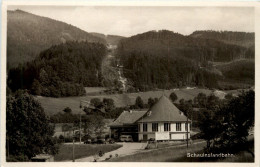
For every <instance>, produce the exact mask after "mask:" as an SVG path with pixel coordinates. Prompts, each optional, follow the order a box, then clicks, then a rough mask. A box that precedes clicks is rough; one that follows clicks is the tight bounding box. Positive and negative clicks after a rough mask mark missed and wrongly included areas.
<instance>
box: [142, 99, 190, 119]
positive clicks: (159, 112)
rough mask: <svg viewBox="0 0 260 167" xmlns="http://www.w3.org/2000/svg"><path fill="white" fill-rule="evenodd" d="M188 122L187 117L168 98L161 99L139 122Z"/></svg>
mask: <svg viewBox="0 0 260 167" xmlns="http://www.w3.org/2000/svg"><path fill="white" fill-rule="evenodd" d="M178 121H187V117H186V116H185V115H183V114H182V112H181V111H180V110H179V109H178V108H177V107H176V106H175V105H174V104H173V103H172V102H171V101H170V99H168V98H167V97H166V96H162V97H160V99H159V101H158V102H157V103H155V104H154V105H153V106H152V107H151V109H150V110H149V112H147V114H146V115H144V117H142V118H141V119H140V120H139V121H138V122H178ZM189 121H190V120H189Z"/></svg>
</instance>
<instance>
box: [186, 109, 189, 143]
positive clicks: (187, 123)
mask: <svg viewBox="0 0 260 167" xmlns="http://www.w3.org/2000/svg"><path fill="white" fill-rule="evenodd" d="M188 121H189V120H188V112H187V122H186V128H187V138H186V139H187V148H188V147H189V140H188V138H189V122H188Z"/></svg>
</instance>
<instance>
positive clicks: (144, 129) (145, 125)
mask: <svg viewBox="0 0 260 167" xmlns="http://www.w3.org/2000/svg"><path fill="white" fill-rule="evenodd" d="M143 132H147V124H143Z"/></svg>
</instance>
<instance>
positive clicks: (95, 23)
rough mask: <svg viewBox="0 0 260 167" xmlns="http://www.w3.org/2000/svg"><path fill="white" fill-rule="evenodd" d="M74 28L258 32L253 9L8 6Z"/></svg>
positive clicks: (132, 32)
mask: <svg viewBox="0 0 260 167" xmlns="http://www.w3.org/2000/svg"><path fill="white" fill-rule="evenodd" d="M8 9H9V10H15V9H20V10H24V11H27V12H30V13H33V14H36V15H40V16H45V17H49V18H52V19H55V20H59V21H63V22H66V23H68V24H71V25H74V26H76V27H78V28H80V29H82V30H85V31H87V32H98V33H103V34H106V35H107V34H111V35H121V36H126V37H129V36H132V35H136V34H140V33H143V32H146V31H150V30H162V29H166V30H170V31H174V32H178V33H180V34H183V35H189V34H191V33H192V32H194V31H196V30H219V31H221V30H222V31H224V30H227V31H244V32H254V8H252V7H176V6H167V7H145V6H141V7H140V6H139V7H138V6H132V7H131V6H128V7H126V6H123V7H120V6H115V7H113V6H103V7H102V6H81V7H75V6H8Z"/></svg>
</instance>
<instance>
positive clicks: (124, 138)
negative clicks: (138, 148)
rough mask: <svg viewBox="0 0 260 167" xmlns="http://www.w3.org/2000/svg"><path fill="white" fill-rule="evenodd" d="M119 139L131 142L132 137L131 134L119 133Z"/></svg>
mask: <svg viewBox="0 0 260 167" xmlns="http://www.w3.org/2000/svg"><path fill="white" fill-rule="evenodd" d="M120 141H123V142H133V138H132V136H131V135H121V136H120Z"/></svg>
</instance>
